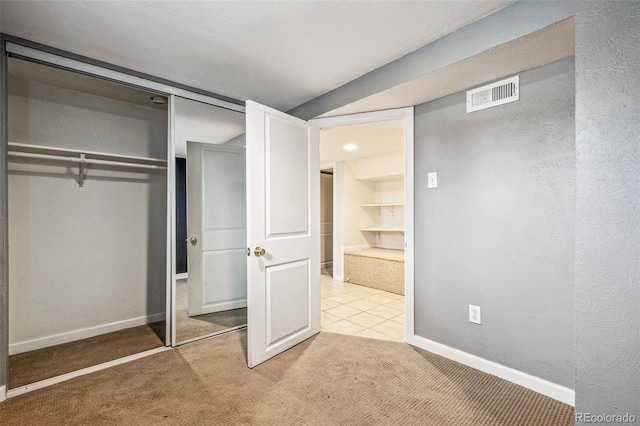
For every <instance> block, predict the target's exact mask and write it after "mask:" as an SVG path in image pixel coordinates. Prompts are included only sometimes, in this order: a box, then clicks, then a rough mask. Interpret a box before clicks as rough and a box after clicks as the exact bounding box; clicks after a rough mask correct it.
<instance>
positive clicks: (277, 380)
mask: <svg viewBox="0 0 640 426" xmlns="http://www.w3.org/2000/svg"><path fill="white" fill-rule="evenodd" d="M245 348H246V333H245V332H234V333H229V334H226V335H223V336H220V337H215V338H213V339H208V340H203V341H199V342H196V343H192V344H189V345H185V346H182V347H180V348H177V349H174V350H170V351H167V352H163V353H159V354H156V355H153V356H149V357H146V358H144V359H140V360H137V361H133V362H130V363H127V364H124V365H120V366H117V367H113V368H110V369H108V370H104V371H100V372H97V373H94V374H91V375H88V376H84V377H79V378H76V379H73V380H71V381H68V382H65V383H61V384H59V385H56V386H53V387H50V388H46V389H41V390H38V391H34V392H31V393H28V394H25V395H21V396H19V397H15V398H11V399H9V400H7V401H5V402H4V403H2V404H0V424H2V425H158V424H166V425H438V426H445V425H473V426H477V425H509V426H516V425H518V426H519V425H535V426H543V425H554V426H561V425H572V424H573V409H572V407H570V406H567V405H565V404H562V403H559V402H557V401H554V400H552V399H549V398H547V397H545V396H542V395H540V394H537V393H535V392H532V391H529V390H527V389H524V388H522V387H520V386H517V385H514V384H512V383H509V382H506V381H504V380H501V379H498V378H496V377H494V376H490V375H488V374H485V373H481V372H479V371H477V370H474V369H471V368H468V367H465V366H462V365H460V364H457V363H455V362H452V361H449V360H447V359H445V358H441V357H438V356H436V355H433V354H430V353H428V352H425V351H422V350H419V349H416V348H413V347H411V346H409V345H406V344H403V343H396V342H386V341H380V340H374V339H366V338H359V337H352V336H343V335H339V334H331V333H320V334H319V335H317V336H316V337H314V338H312V339H309V340H307V341H305V342H303V343H301V344H299V345H298V346H296V347H294V348H292V349H290V350H288V351H286V352H285V353H283V354H280V355H278V356H277V357H276V358H274V359H271V360H269V361H267V362H265V363H263V364H261V365H259V366H258V367H256V368H254V369H248V368H247V364H246V355H245V350H246V349H245Z"/></svg>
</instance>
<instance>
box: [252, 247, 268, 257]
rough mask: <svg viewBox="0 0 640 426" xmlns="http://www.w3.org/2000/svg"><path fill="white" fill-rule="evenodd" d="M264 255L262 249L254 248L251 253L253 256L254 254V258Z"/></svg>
mask: <svg viewBox="0 0 640 426" xmlns="http://www.w3.org/2000/svg"><path fill="white" fill-rule="evenodd" d="M265 253H266V251H265V249H263V248H262V247H256V249H255V250H254V251H253V254H255V255H256V257H260V256H264V254H265Z"/></svg>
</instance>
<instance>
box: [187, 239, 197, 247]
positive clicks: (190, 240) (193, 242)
mask: <svg viewBox="0 0 640 426" xmlns="http://www.w3.org/2000/svg"><path fill="white" fill-rule="evenodd" d="M189 242H190V243H191V245H192V246H195V245H196V244H198V239H197V238H196V237H191V238H189Z"/></svg>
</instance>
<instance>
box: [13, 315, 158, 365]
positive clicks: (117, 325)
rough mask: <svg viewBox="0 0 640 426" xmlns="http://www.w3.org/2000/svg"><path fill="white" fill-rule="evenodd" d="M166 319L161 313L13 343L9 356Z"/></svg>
mask: <svg viewBox="0 0 640 426" xmlns="http://www.w3.org/2000/svg"><path fill="white" fill-rule="evenodd" d="M164 319H165V313H164V312H161V313H157V314H152V315H147V316H143V317H138V318H131V319H128V320H123V321H116V322H112V323H109V324H102V325H98V326H95V327H87V328H82V329H79V330H73V331H68V332H65V333H59V334H54V335H51V336H45V337H39V338H37V339H33V340H26V341H24V342H17V343H11V344H9V355H16V354H20V353H23V352H30V351H35V350H37V349H42V348H48V347H50V346H55V345H61V344H63V343H69V342H74V341H76V340H81V339H87V338H89V337H94V336H100V335H102V334H105V333H111V332H113V331H118V330H124V329H125V328H131V327H137V326H139V325H144V324H150V323H152V322H157V321H164Z"/></svg>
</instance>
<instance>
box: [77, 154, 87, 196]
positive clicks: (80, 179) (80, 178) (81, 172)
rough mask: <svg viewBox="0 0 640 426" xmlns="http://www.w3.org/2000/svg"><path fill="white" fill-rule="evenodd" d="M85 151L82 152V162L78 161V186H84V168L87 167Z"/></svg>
mask: <svg viewBox="0 0 640 426" xmlns="http://www.w3.org/2000/svg"><path fill="white" fill-rule="evenodd" d="M84 157H85V156H84V152H83V153H80V162H79V163H78V166H79V167H78V169H79V170H78V187H79V188H82V186H83V185H84V168H85V165H86V163H85V161H84V160H85V158H84Z"/></svg>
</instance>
